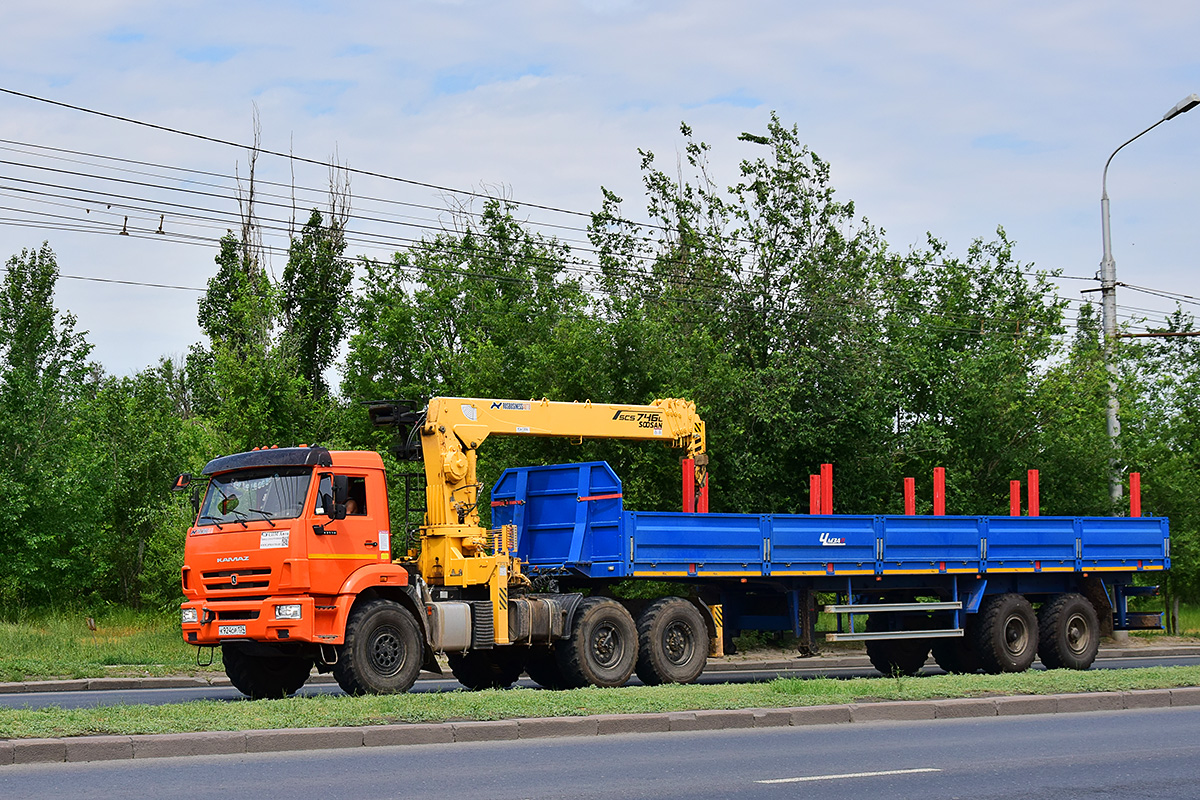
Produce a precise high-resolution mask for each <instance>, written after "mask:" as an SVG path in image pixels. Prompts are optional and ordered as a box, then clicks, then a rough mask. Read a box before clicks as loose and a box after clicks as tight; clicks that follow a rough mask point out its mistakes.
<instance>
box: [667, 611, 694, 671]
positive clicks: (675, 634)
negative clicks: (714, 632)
mask: <svg viewBox="0 0 1200 800" xmlns="http://www.w3.org/2000/svg"><path fill="white" fill-rule="evenodd" d="M662 645H663V647H662V650H663V655H664V656H666V657H667V661H670V662H671V663H672V664H675V665H676V666H682V665H683V664H686V663H688V662H689V661H691V660H692V655H693V654H694V653H695V652H696V642H695V640H694V639H693V638H692V629H691V627H690V626H688V625H687V624H686V623H684V622H682V621H677V622H672V623H671V624H670V625H668V626H667V629H666V630H665V631H663V639H662Z"/></svg>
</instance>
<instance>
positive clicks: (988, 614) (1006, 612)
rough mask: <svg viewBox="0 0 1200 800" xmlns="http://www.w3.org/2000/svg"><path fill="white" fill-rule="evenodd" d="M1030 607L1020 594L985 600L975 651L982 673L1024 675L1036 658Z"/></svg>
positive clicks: (1035, 626) (1035, 630)
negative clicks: (1022, 673) (1021, 673)
mask: <svg viewBox="0 0 1200 800" xmlns="http://www.w3.org/2000/svg"><path fill="white" fill-rule="evenodd" d="M1037 642H1038V623H1037V616H1036V615H1035V614H1034V613H1033V606H1031V605H1030V604H1029V601H1028V600H1026V599H1025V598H1024V597H1022V596H1021V595H1019V594H1011V593H1010V594H1001V595H996V596H994V597H989V598H987V599H986V600H985V601H984V603H983V605H982V606H981V607H980V609H979V617H978V627H977V628H976V630H975V651H976V652H977V653H978V655H979V663H980V666H981V667H982V668H983V671H984V672H990V673H993V674H997V673H1001V672H1024V671H1025V670H1027V669H1029V666H1030V665H1031V664H1032V663H1033V659H1034V657H1035V656H1036V655H1037Z"/></svg>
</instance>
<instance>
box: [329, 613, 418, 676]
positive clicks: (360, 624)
mask: <svg viewBox="0 0 1200 800" xmlns="http://www.w3.org/2000/svg"><path fill="white" fill-rule="evenodd" d="M421 657H422V648H421V632H420V630H419V629H418V628H417V621H416V620H415V619H413V616H412V614H410V613H408V611H407V610H406V609H404V608H402V607H401V606H399V605H397V604H396V603H393V602H391V601H390V600H370V601H368V602H366V603H363V604H362V605H361V606H359V607H358V608H356V609H354V611H352V612H351V613H350V621H349V622H348V623H347V624H346V642H345V644H343V645H342V648H341V652H340V653H339V657H338V661H337V663H336V664H334V665H333V677H334V678H336V679H337V682H338V686H341V687H342V690H343V691H345V692H346V693H347V694H395V693H398V692H407V691H408V690H409V689H410V688H412V685H413V684H414V683H415V682H416V680H417V675H418V674H420V672H421Z"/></svg>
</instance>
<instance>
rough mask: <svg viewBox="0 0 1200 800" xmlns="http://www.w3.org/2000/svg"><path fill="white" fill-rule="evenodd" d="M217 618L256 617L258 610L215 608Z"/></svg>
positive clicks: (246, 618)
mask: <svg viewBox="0 0 1200 800" xmlns="http://www.w3.org/2000/svg"><path fill="white" fill-rule="evenodd" d="M217 619H218V620H248V619H258V611H257V610H255V611H222V610H221V609H217Z"/></svg>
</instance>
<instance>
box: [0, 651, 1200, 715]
mask: <svg viewBox="0 0 1200 800" xmlns="http://www.w3.org/2000/svg"><path fill="white" fill-rule="evenodd" d="M1196 664H1200V655H1178V654H1177V655H1170V656H1158V657H1120V658H1103V659H1098V660H1097V661H1096V663H1095V664H1094V665H1093V667H1092V669H1132V668H1137V667H1153V666H1179V665H1196ZM1041 668H1042V667H1041V664H1040V663H1037V664H1036V665H1035V669H1041ZM923 674H927V675H939V674H942V671H941V670H940V669H938V668H937V667H936V666H927V667H925V669H924V670H923ZM780 675H785V676H788V677H799V678H816V677H831V678H858V677H877V676H878V675H879V673H878V672H876V671H875V670H874V669H872V668H871V667H869V666H845V667H830V666H822V667H814V668H806V669H758V668H755V667H753V666H747V667H745V668H742V669H737V670H722V671H712V672H706V673H704V674H703V675H701V676H700V680H699V681H698V682H699V683H751V682H758V681H769V680H771V679H773V678H776V677H779V676H780ZM520 684H521V685H522V686H526V687H531V688H532V687H536V684H534V683H533V682H532V681H530V680H529V679H527V678H525V679H522V680H521V681H520ZM630 684H631V685H637V684H638V680H637V678H636V677H635V678H633V679H631V680H630ZM460 689H462V685H461V684H460V683H459V682H458V681H456V680H454V679H453V677H448V678H441V679H438V678H432V677H431V678H426V679H423V680H420V681H418V682H417V684H416V686H414V687H413V691H417V692H449V691H456V690H460ZM298 694H299V695H300V696H313V695H319V694H342V691H341V689H339V688H338V686H337V684H335V683H310V684H308V685H307V686H305V687H304V688H303V689H301V690H300V692H299V693H298ZM245 699H246V698H245V697H244V696H243V695H242V694H241V693H240V692H239V691H238V690H237V689H234V688H233V687H232V686H229V685H217V686H195V687H187V688H169V689H167V688H164V689H119V690H107V691H104V690H100V691H97V690H91V691H79V692H30V693H21V694H0V708H29V709H37V708H50V707H57V708H94V707H98V706H112V705H122V704H135V703H139V704H146V705H167V704H170V703H186V702H191V701H194V700H218V701H227V702H239V701H243V700H245Z"/></svg>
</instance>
